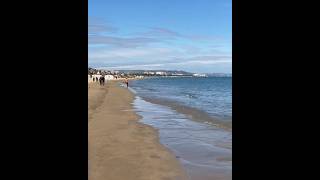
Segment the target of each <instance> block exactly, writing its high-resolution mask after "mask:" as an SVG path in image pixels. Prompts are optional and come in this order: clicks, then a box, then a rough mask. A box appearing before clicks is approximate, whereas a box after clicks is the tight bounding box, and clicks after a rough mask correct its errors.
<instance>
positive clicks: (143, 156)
mask: <svg viewBox="0 0 320 180" xmlns="http://www.w3.org/2000/svg"><path fill="white" fill-rule="evenodd" d="M88 91H89V94H88V100H89V104H88V111H89V112H88V113H89V117H88V143H89V147H88V151H89V154H88V163H89V166H88V172H89V180H128V179H130V180H184V179H187V177H186V174H185V172H184V171H183V169H182V168H181V166H180V164H179V161H178V160H177V159H176V157H175V156H174V155H173V154H172V153H171V152H169V150H168V149H166V148H165V147H164V146H163V145H161V144H160V143H159V139H158V133H157V131H155V130H154V129H153V128H152V127H150V126H147V125H143V124H141V123H138V122H137V121H138V120H139V118H140V117H139V116H138V115H137V114H136V113H135V112H134V111H133V107H132V104H131V103H132V102H133V100H134V95H133V94H132V93H131V92H130V91H129V90H127V89H126V88H123V87H119V86H118V81H109V82H108V83H107V84H106V86H104V87H100V86H99V85H98V84H97V83H89V84H88Z"/></svg>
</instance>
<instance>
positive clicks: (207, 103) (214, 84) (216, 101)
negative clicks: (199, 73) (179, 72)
mask: <svg viewBox="0 0 320 180" xmlns="http://www.w3.org/2000/svg"><path fill="white" fill-rule="evenodd" d="M130 86H131V87H132V88H133V89H134V90H135V91H136V92H137V94H138V95H139V96H140V97H143V98H145V99H149V100H151V99H152V100H161V101H162V102H167V104H168V103H171V104H172V103H176V104H179V105H184V106H186V107H192V108H195V109H197V110H200V111H204V112H206V113H208V115H209V116H211V117H213V118H216V119H219V120H224V121H231V120H232V77H210V78H196V77H192V78H190V77H184V78H149V79H145V80H138V81H132V82H131V83H130Z"/></svg>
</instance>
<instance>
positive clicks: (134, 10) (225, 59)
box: [88, 0, 232, 73]
mask: <svg viewBox="0 0 320 180" xmlns="http://www.w3.org/2000/svg"><path fill="white" fill-rule="evenodd" d="M88 19H89V22H88V43H89V44H88V51H89V54H88V65H89V67H93V68H101V69H115V70H128V69H132V70H133V69H136V70H184V71H189V72H194V73H231V72H232V1H231V0H89V17H88Z"/></svg>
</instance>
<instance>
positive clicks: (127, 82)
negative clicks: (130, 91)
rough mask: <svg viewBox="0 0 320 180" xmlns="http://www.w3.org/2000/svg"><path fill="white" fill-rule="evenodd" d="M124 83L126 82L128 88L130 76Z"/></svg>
mask: <svg viewBox="0 0 320 180" xmlns="http://www.w3.org/2000/svg"><path fill="white" fill-rule="evenodd" d="M124 83H126V85H127V88H128V87H129V81H128V78H126V79H125V80H124Z"/></svg>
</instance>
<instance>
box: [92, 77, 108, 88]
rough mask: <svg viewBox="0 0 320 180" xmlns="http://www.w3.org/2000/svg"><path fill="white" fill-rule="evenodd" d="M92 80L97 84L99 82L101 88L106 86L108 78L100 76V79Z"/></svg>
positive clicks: (94, 78)
mask: <svg viewBox="0 0 320 180" xmlns="http://www.w3.org/2000/svg"><path fill="white" fill-rule="evenodd" d="M92 80H93V82H95V81H96V82H98V81H99V84H100V86H104V83H105V81H106V78H105V77H104V76H100V77H99V79H98V77H93V78H92Z"/></svg>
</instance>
